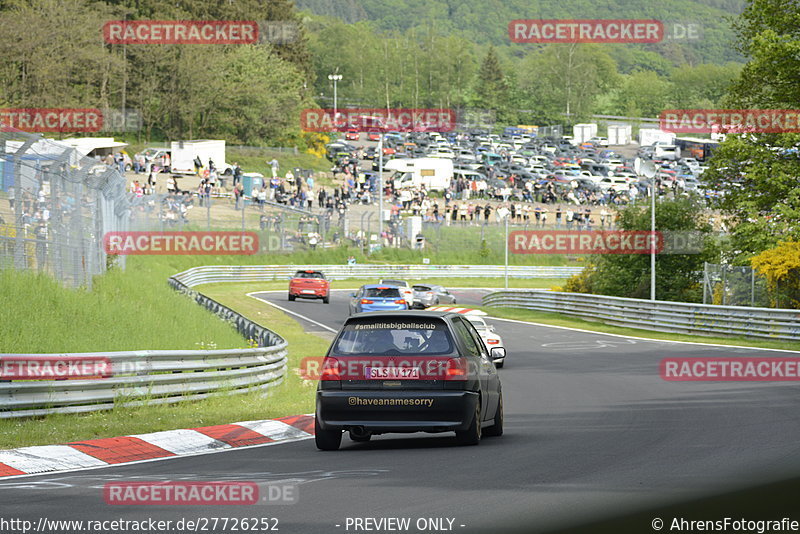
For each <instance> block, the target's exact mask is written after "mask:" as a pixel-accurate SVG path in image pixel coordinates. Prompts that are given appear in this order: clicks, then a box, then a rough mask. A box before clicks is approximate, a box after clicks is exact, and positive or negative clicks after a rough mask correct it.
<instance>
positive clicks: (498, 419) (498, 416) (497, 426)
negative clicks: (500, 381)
mask: <svg viewBox="0 0 800 534" xmlns="http://www.w3.org/2000/svg"><path fill="white" fill-rule="evenodd" d="M484 435H486V436H492V437H496V436H502V435H503V392H502V391H501V392H500V400H498V401H497V412H496V413H495V414H494V424H493V425H492V426H490V427H489V428H487V429H486V432H484Z"/></svg>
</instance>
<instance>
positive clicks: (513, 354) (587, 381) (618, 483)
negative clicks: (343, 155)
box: [0, 290, 800, 534]
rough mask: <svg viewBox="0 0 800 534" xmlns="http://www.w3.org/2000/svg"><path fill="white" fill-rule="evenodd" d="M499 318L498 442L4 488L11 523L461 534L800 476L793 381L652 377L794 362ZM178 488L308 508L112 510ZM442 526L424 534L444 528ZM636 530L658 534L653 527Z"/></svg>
mask: <svg viewBox="0 0 800 534" xmlns="http://www.w3.org/2000/svg"><path fill="white" fill-rule="evenodd" d="M455 293H456V295H457V297H458V298H459V305H461V304H469V303H476V302H477V300H478V298H479V296H480V293H481V291H480V290H463V291H455ZM256 296H257V297H259V298H262V299H264V300H266V301H268V302H272V303H274V304H277V305H278V306H280V307H281V308H284V309H286V310H289V311H292V312H295V313H298V314H301V315H303V316H305V317H308V318H310V319H312V320H313V321H315V322H313V323H312V322H308V321H305V320H302V319H298V320H300V322H301V324H303V325H304V326H305V327H306V329H307V330H308V331H309V332H323V333H324V332H325V331H326V328H324V327H327V328H330V329H334V330H335V329H337V328H338V327H339V326H340V325H341V324H342V322H343V320H344V318H345V317H346V316H347V297H348V296H349V292H341V291H336V292H334V293H333V295H332V298H331V303H330V304H329V305H325V304H322V302H321V301H311V300H309V301H304V300H297V301H295V302H288V301H287V299H286V294H285V292H270V293H263V294H259V295H256ZM490 322H492V323H493V324H494V325H495V326H496V328H497V331H498V332H499V333H500V334H501V335H502V336H503V339H504V341H505V344H506V347H507V349H508V357H507V358H506V365H505V368H503V369H501V370H499V372H500V375H501V378H502V381H503V390H504V396H505V415H506V418H505V419H506V420H505V435H504V436H502V437H500V438H485V439H484V440H483V441H482V442H481V444H480V445H479V446H477V447H458V446H454V445H453V440H452V438H451V434H442V435H433V434H430V435H428V434H414V435H410V436H402V435H386V436H378V437H376V438H373V440H372V441H371V442H369V443H358V444H357V443H354V442H352V441H350V440H349V439H348V438H347V437H346V436H345V438H344V439H343V442H342V449H341V450H340V451H338V452H320V451H318V450H317V449H316V447H315V446H314V442H313V440H304V441H299V442H294V443H287V444H282V445H275V446H268V447H254V448H249V449H240V450H233V451H228V452H223V453H217V454H210V455H202V456H193V457H184V458H177V459H172V460H165V461H156V462H148V463H140V464H134V465H128V466H120V467H112V468H105V469H99V470H86V471H76V472H73V473H66V474H57V475H53V474H50V475H41V476H35V477H26V478H18V479H12V480H5V481H0V502H2V503H3V509H4V512H3V513H4V515H5V516H13V517H19V518H23V519H30V520H33V521H34V522H35V521H37V520H38V518H40V517H47V518H48V519H84V520H85V519H93V520H95V519H98V520H99V519H119V518H122V519H137V520H141V519H143V518H147V517H153V518H157V519H173V520H176V519H180V518H198V517H226V516H227V517H256V516H266V517H275V518H278V520H279V532H282V533H285V534H292V533H303V534H306V533H337V532H355V530H353V528H352V527H350V529H349V530H348V529H346V528H345V524H346V519H347V518H348V517H350V518H354V517H360V518H364V517H375V518H380V517H408V518H411V525H412V528H411V529H410V530H408V531H407V532H421V531H420V530H417V529H416V526H415V522H416V521H417V519H419V518H449V519H453V520H454V521H453V523H452V527H450V528H451V529H452V531H455V532H459V533H461V532H463V533H473V532H500V531H504V530H510V529H511V527H520V526H522V525H525V526H526V530H529V531H545V530H550V529H555V528H563V527H567V526H570V525H573V524H579V523H582V522H587V521H591V520H596V519H602V518H604V517H611V516H618V515H623V514H626V513H633V512H637V511H640V510H643V509H646V508H648V507H652V506H662V505H665V504H668V503H672V502H679V501H682V500H687V499H696V498H700V497H703V496H706V495H714V494H719V493H724V492H727V491H731V490H736V489H739V488H746V487H752V486H755V485H757V484H760V483H765V482H770V481H778V480H781V479H786V478H791V477H797V476H800V455H799V454H798V453H800V440H798V437H800V419H798V409H800V400H799V399H800V395H798V389H797V388H798V387H799V386H798V385H797V383H791V382H785V383H779V382H772V383H768V382H762V383H756V382H724V383H723V382H718V383H715V382H667V381H664V380H662V379H661V378H660V377H659V370H658V369H659V367H658V366H659V361H660V360H661V359H662V358H664V357H666V356H687V357H691V356H744V355H746V356H768V357H776V356H789V355H795V356H797V353H788V352H787V353H783V352H778V351H767V350H758V349H755V350H750V349H740V348H726V347H714V346H699V345H692V344H676V343H667V342H658V341H645V340H641V339H630V338H624V337H615V336H607V335H602V334H595V333H588V332H580V331H574V330H567V329H559V328H551V327H542V326H534V325H524V324H520V323H514V322H507V321H499V320H491V321H490ZM327 335H330V334H329V333H328V334H327ZM176 479H177V480H180V479H188V480H209V481H210V480H231V479H236V480H255V481H258V482H263V481H269V480H272V481H278V480H282V481H289V482H291V483H293V484H298V485H299V495H298V502H297V503H296V504H292V505H273V506H266V505H264V506H258V505H256V506H249V507H247V506H239V507H230V506H229V507H220V506H218V507H200V506H183V507H180V506H148V507H144V506H109V505H106V504H105V502H104V500H103V494H102V489H101V488H102V486H103V484H104V483H105V482H107V481H110V480H115V481H122V480H141V481H145V480H176ZM796 495H797V494H795V496H796ZM797 509H799V510H800V505H798V506H797ZM738 511H741V510H738ZM736 512H737V510H730V513H731V514H734V513H736ZM665 519H667V518H665ZM704 519H714V518H712V517H706V518H704ZM754 519H756V518H754ZM761 519H767V518H763V517H762V518H761ZM772 519H775V518H772ZM794 519H800V513H798V514H797V517H795V518H794ZM444 525H445V528H441V529H438V530H435V529H434V530H422V531H424V532H447V531H449V530H447V528H448V527H447V525H448V522H447V521H445V522H444ZM360 531H361V532H363V531H364V530H360ZM664 531H668V529H667V528H665V529H664ZM215 532H227V531H223V530H221V529H217V530H216V531H215ZM637 532H653V529H652V528H651V525H650V521H649V520H647V522H643V523H641V524H640V527H639V528H637Z"/></svg>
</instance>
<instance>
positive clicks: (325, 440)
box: [314, 417, 342, 451]
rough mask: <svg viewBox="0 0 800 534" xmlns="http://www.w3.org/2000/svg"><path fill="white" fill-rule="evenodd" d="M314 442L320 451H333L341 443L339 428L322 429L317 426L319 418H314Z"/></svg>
mask: <svg viewBox="0 0 800 534" xmlns="http://www.w3.org/2000/svg"><path fill="white" fill-rule="evenodd" d="M314 443H316V445H317V448H318V449H319V450H322V451H335V450H338V449H339V445H341V444H342V431H341V430H323V429H322V428H320V426H319V420H318V419H317V418H316V417H315V418H314Z"/></svg>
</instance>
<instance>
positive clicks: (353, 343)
mask: <svg viewBox="0 0 800 534" xmlns="http://www.w3.org/2000/svg"><path fill="white" fill-rule="evenodd" d="M453 347H454V345H453V339H452V338H451V336H450V332H449V331H448V329H447V325H446V324H445V322H444V321H442V320H441V319H434V318H425V319H418V318H403V317H401V318H398V319H391V318H388V317H387V318H385V319H384V318H381V319H369V320H358V321H351V322H349V323H347V324H346V325H345V327H344V329H343V330H342V332H341V333H340V334H339V337H338V338H337V339H336V341H335V342H334V345H333V354H335V355H340V356H347V355H374V356H391V355H400V354H414V355H430V356H435V355H441V354H450V353H451V352H453Z"/></svg>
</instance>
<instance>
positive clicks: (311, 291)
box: [301, 289, 314, 294]
mask: <svg viewBox="0 0 800 534" xmlns="http://www.w3.org/2000/svg"><path fill="white" fill-rule="evenodd" d="M301 292H302V293H312V294H313V293H314V290H313V289H303V290H302V291H301Z"/></svg>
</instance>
